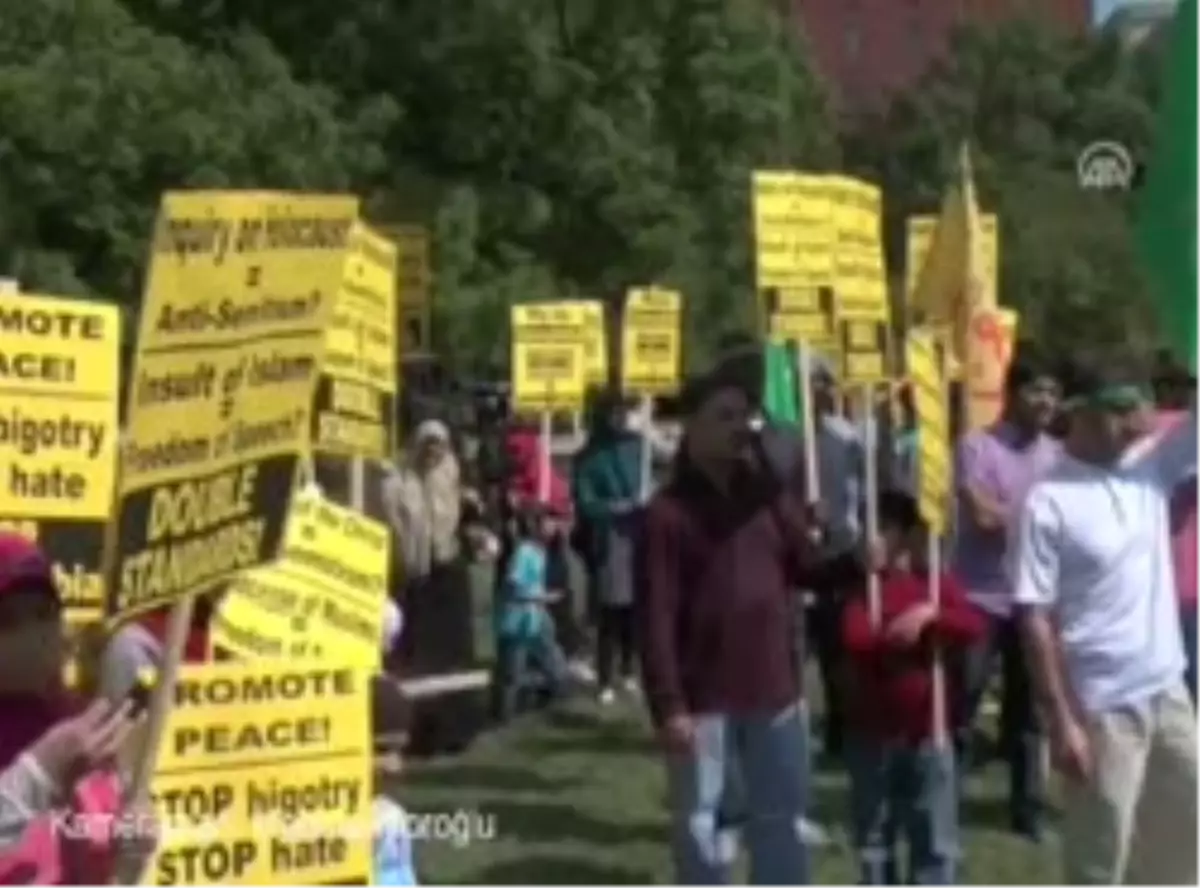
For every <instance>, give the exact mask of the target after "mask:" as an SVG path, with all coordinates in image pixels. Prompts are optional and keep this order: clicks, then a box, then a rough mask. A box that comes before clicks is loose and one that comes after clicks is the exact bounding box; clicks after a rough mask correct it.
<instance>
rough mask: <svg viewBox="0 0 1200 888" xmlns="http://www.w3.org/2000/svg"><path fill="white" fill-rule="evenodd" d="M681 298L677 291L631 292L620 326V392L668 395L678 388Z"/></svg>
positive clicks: (626, 301)
mask: <svg viewBox="0 0 1200 888" xmlns="http://www.w3.org/2000/svg"><path fill="white" fill-rule="evenodd" d="M682 318H683V297H682V296H681V295H680V293H679V292H678V291H677V290H667V289H664V288H662V287H644V288H639V289H634V290H630V291H629V293H628V295H627V296H626V299H625V316H624V319H623V323H622V325H621V334H622V335H621V389H622V391H624V392H626V393H628V394H631V395H669V394H674V393H675V392H676V391H678V389H679V377H680V367H681V365H682V361H683V358H682V354H683V348H682V339H683V334H682V324H683V320H682Z"/></svg>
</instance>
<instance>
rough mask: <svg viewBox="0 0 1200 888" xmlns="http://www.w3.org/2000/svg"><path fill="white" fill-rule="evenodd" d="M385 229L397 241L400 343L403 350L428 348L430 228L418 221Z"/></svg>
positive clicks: (430, 303) (430, 279)
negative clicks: (424, 226)
mask: <svg viewBox="0 0 1200 888" xmlns="http://www.w3.org/2000/svg"><path fill="white" fill-rule="evenodd" d="M387 233H388V235H390V236H391V238H392V239H393V240H394V241H395V243H396V262H397V280H396V291H397V296H398V298H399V302H400V309H399V310H400V328H401V330H402V335H401V346H402V348H403V351H404V354H411V353H414V352H423V351H428V350H429V347H430V342H429V327H430V315H431V313H432V307H433V299H432V296H431V292H430V291H431V289H432V284H433V272H432V271H431V270H430V262H429V232H428V231H426V230H425V229H424V228H422V227H421V226H419V225H400V226H396V227H393V228H389V229H388V231H387Z"/></svg>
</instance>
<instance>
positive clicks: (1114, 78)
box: [848, 20, 1157, 352]
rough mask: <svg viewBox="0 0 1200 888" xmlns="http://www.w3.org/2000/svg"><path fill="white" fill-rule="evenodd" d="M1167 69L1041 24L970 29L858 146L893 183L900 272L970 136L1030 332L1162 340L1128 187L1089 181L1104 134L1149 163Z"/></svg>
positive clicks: (1079, 338) (1096, 39) (1006, 274)
mask: <svg viewBox="0 0 1200 888" xmlns="http://www.w3.org/2000/svg"><path fill="white" fill-rule="evenodd" d="M1156 91H1157V76H1156V73H1155V64H1154V60H1153V59H1152V58H1148V57H1147V55H1146V53H1145V52H1137V51H1131V50H1129V49H1127V48H1125V47H1123V46H1121V45H1120V44H1119V43H1118V42H1117V41H1116V39H1115V38H1113V37H1111V36H1109V35H1107V34H1101V35H1086V36H1084V37H1071V36H1066V35H1063V34H1060V33H1058V32H1056V31H1053V30H1051V29H1048V28H1045V27H1043V26H1040V25H1038V24H1036V23H1034V22H1029V21H1020V20H1019V21H1014V22H1011V23H1008V24H1005V25H1001V26H998V27H993V28H989V29H986V30H985V29H981V28H969V29H965V30H963V31H962V32H961V33H959V34H958V35H957V37H956V39H955V40H954V41H953V44H952V47H951V51H950V52H949V54H948V55H947V56H946V58H945V59H944V60H943V61H942V62H941V63H940V64H938V65H936V66H935V67H934V68H933V69H932V70H931V71H930V72H929V73H928V75H927V76H926V77H925V78H924V79H922V80H921V81H920V83H919V84H918V85H917V86H916V87H915V88H914V89H913V90H912V91H911V92H910V93H909V94H907V95H905V96H903V97H901V99H900V100H899V101H898V102H896V103H895V105H894V106H893V107H892V108H891V109H890V111H889V113H888V115H887V116H886V117H885V118H884V119H882V120H874V121H869V122H867V123H866V124H865V125H864V126H862V128H861V129H860V130H859V131H858V132H857V133H855V134H854V138H853V139H852V140H851V144H850V146H848V151H849V153H850V154H851V155H852V156H853V158H854V160H855V161H857V162H858V163H859V164H861V165H862V166H864V167H865V168H867V169H869V170H872V171H873V172H874V174H875V175H876V176H877V177H878V178H879V179H880V180H881V181H882V182H883V184H884V187H885V193H886V195H887V204H888V219H887V228H888V234H889V242H890V244H891V247H892V249H891V251H890V256H891V260H892V264H893V266H899V264H900V263H901V262H902V257H903V243H904V234H903V232H904V228H903V225H904V219H905V217H906V216H908V215H909V214H911V213H922V212H924V213H927V212H933V211H936V208H937V205H938V200H939V197H940V194H941V191H942V188H943V185H944V183H945V181H946V178H947V176H948V175H950V174H952V172H953V153H954V151H955V150H956V148H957V146H958V144H959V143H960V141H961V140H962V139H969V140H970V141H971V144H972V147H973V151H974V158H975V168H976V174H977V177H978V184H979V189H980V194H981V203H982V204H983V206H984V209H985V210H990V211H994V212H997V213H998V214H999V216H1000V220H1001V235H1000V237H1001V270H1000V286H1001V301H1002V302H1004V303H1006V304H1009V305H1012V306H1014V307H1016V308H1017V309H1018V310H1020V312H1021V314H1022V331H1023V334H1024V335H1028V336H1030V337H1031V338H1034V339H1037V340H1040V341H1042V342H1043V343H1046V344H1052V345H1053V347H1054V349H1055V350H1056V351H1060V352H1061V351H1063V350H1065V349H1069V348H1070V346H1071V345H1072V344H1074V343H1080V342H1095V341H1121V342H1128V341H1129V340H1131V339H1132V340H1134V341H1137V342H1144V341H1145V340H1147V339H1148V338H1149V337H1150V336H1151V331H1150V330H1149V329H1148V327H1147V321H1148V317H1149V316H1148V314H1147V313H1146V311H1145V303H1144V299H1145V295H1144V288H1143V286H1142V281H1141V276H1140V270H1139V269H1138V267H1137V260H1136V258H1135V256H1134V255H1133V252H1132V249H1131V241H1130V229H1129V226H1130V200H1129V195H1127V194H1123V193H1120V192H1090V191H1087V190H1084V189H1082V188H1081V187H1080V184H1079V178H1078V172H1077V167H1076V162H1077V158H1078V156H1079V154H1080V152H1081V151H1083V149H1084V148H1085V147H1086V146H1087V145H1089V144H1091V143H1093V142H1096V141H1099V140H1112V141H1116V142H1119V143H1121V144H1122V145H1124V146H1126V147H1127V148H1128V149H1129V150H1130V152H1131V154H1132V155H1133V157H1134V158H1145V157H1146V156H1147V154H1148V151H1149V139H1150V131H1151V125H1152V121H1153V107H1154V105H1153V103H1154V100H1155V95H1156Z"/></svg>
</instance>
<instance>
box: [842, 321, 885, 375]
mask: <svg viewBox="0 0 1200 888" xmlns="http://www.w3.org/2000/svg"><path fill="white" fill-rule="evenodd" d="M841 346H842V349H841V352H842V383H843V384H845V385H866V384H871V383H876V382H883V381H884V380H886V379H887V378H888V366H887V364H888V327H887V324H885V323H883V322H882V321H871V320H860V319H857V318H855V319H853V320H847V321H843V322H842V342H841Z"/></svg>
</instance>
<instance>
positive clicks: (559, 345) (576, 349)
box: [510, 302, 587, 413]
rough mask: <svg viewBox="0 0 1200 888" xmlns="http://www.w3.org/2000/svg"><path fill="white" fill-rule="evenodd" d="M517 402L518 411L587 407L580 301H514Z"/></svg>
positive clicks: (514, 390)
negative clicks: (532, 302)
mask: <svg viewBox="0 0 1200 888" xmlns="http://www.w3.org/2000/svg"><path fill="white" fill-rule="evenodd" d="M510 317H511V321H512V403H513V409H514V410H515V411H517V412H518V413H544V412H548V411H549V412H554V411H562V412H564V413H569V412H573V411H577V410H581V409H583V399H584V394H585V390H586V388H587V376H586V372H587V371H586V364H585V358H584V339H585V324H586V313H585V311H584V309H583V308H582V307H581V305H580V303H578V302H544V303H539V304H536V305H533V304H531V305H514V306H513V307H512V312H511V316H510Z"/></svg>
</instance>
